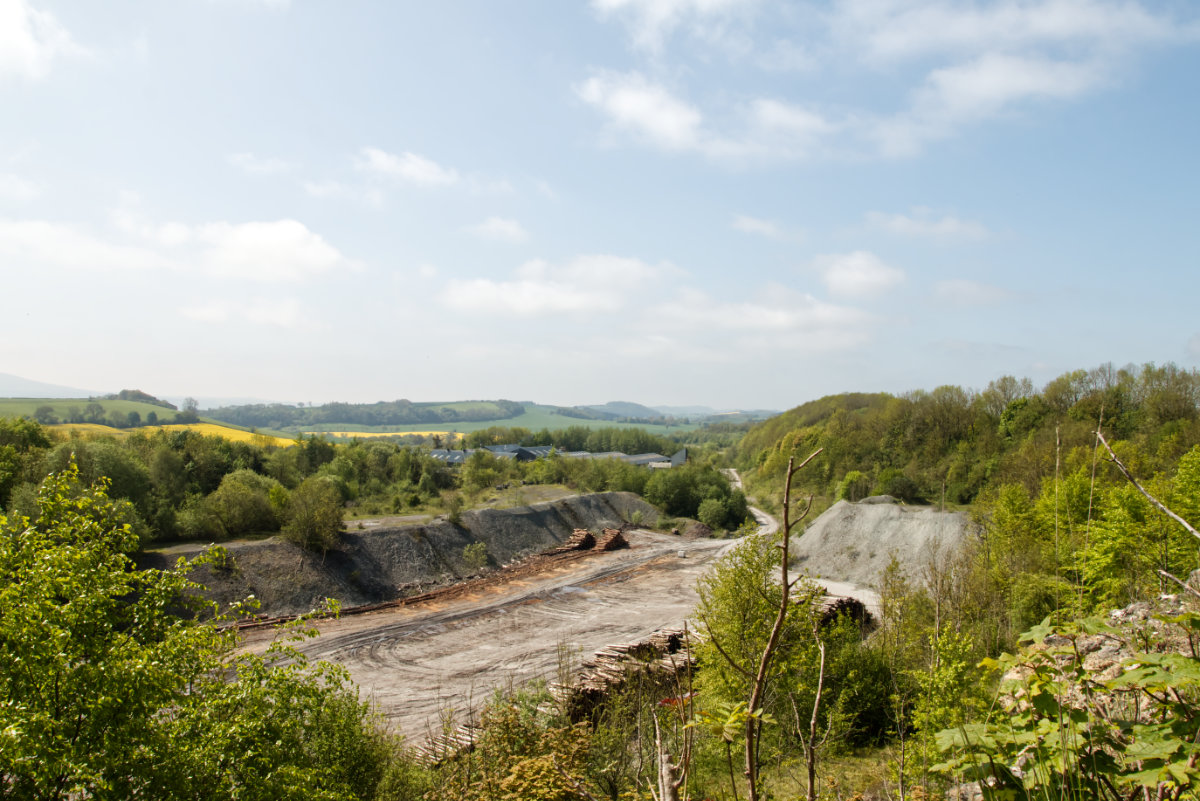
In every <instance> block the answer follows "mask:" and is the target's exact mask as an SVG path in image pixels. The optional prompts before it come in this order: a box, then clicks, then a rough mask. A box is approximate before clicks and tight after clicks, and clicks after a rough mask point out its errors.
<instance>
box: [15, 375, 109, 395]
mask: <svg viewBox="0 0 1200 801" xmlns="http://www.w3.org/2000/svg"><path fill="white" fill-rule="evenodd" d="M103 394H105V393H103V392H97V391H96V390H94V389H80V388H79V387H67V386H62V385H61V384H49V383H46V382H45V381H34V380H33V379H30V378H22V377H21V376H19V375H12V374H10V373H0V397H4V398H90V397H93V396H97V395H103Z"/></svg>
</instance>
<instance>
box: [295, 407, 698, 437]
mask: <svg viewBox="0 0 1200 801" xmlns="http://www.w3.org/2000/svg"><path fill="white" fill-rule="evenodd" d="M439 405H444V406H446V407H453V408H459V409H462V408H467V407H474V408H479V407H486V406H488V404H487V403H471V402H467V403H446V404H439ZM553 408H554V407H552V406H538V405H535V404H532V403H527V404H525V414H522V415H520V416H518V417H509V418H506V419H504V420H477V421H473V422H462V421H459V422H455V423H448V424H442V423H413V424H412V425H402V426H359V425H349V424H332V423H331V424H328V425H323V426H312V427H310V428H308V429H306V430H307V431H364V432H377V433H380V434H391V433H399V432H404V431H435V430H441V431H453V432H454V433H456V434H469V433H471V432H472V431H479V430H481V429H484V428H491V427H492V426H500V427H502V428H528V429H529V430H530V431H541V430H542V429H543V428H545V429H549V430H551V431H554V430H556V429H560V428H569V427H570V426H583V427H585V428H641V429H645V430H646V431H649V432H651V433H653V434H659V435H663V436H666V435H669V434H678V433H679V432H681V431H693V430H695V429H696V428H699V426H698V425H697V424H696V423H687V424H685V425H675V426H664V425H651V424H648V423H622V422H618V421H614V420H581V419H579V418H577V417H566V416H564V415H561V414H554V413H553V412H552V411H551V409H553Z"/></svg>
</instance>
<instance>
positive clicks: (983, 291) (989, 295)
mask: <svg viewBox="0 0 1200 801" xmlns="http://www.w3.org/2000/svg"><path fill="white" fill-rule="evenodd" d="M933 291H934V294H935V295H936V296H937V298H938V300H940V301H943V302H945V303H949V304H952V305H955V306H994V305H996V304H999V303H1006V302H1008V301H1010V300H1013V299H1014V298H1015V297H1016V295H1015V294H1013V293H1012V292H1010V291H1009V290H1007V289H1003V288H1002V287H998V286H993V285H991V284H982V283H979V282H978V281H968V280H965V279H954V280H950V281H939V282H938V283H936V284H934V287H933Z"/></svg>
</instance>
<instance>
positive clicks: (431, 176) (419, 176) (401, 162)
mask: <svg viewBox="0 0 1200 801" xmlns="http://www.w3.org/2000/svg"><path fill="white" fill-rule="evenodd" d="M356 166H357V167H358V169H360V170H362V171H363V172H367V173H372V174H374V175H380V176H383V177H387V178H396V179H400V180H402V181H407V182H409V183H414V184H421V185H424V186H449V185H451V184H455V183H458V180H459V175H458V172H457V171H456V170H453V169H449V168H447V167H442V166H441V165H439V164H438V163H437V162H435V161H432V160H430V159H427V158H425V157H424V156H418V155H417V154H416V153H409V152H407V151H405V152H404V153H401V154H400V155H395V154H394V153H388V152H387V151H385V150H380V149H378V148H374V147H364V148H363V149H362V151H361V158H360V159H359V160H358V161H357V162H356Z"/></svg>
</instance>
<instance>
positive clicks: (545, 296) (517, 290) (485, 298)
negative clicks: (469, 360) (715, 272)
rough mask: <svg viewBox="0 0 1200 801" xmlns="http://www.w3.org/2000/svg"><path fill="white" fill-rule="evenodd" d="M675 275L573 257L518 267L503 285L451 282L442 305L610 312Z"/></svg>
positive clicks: (637, 264)
mask: <svg viewBox="0 0 1200 801" xmlns="http://www.w3.org/2000/svg"><path fill="white" fill-rule="evenodd" d="M676 273H677V271H676V270H675V268H673V267H672V266H670V265H669V264H658V265H653V264H647V263H646V262H643V261H641V260H640V259H633V258H625V257H621V256H612V255H607V254H594V255H584V256H578V257H576V258H575V259H573V260H572V261H570V262H568V263H567V264H565V265H555V264H550V263H549V262H546V261H541V260H537V261H530V262H526V263H525V264H522V265H521V266H520V267H519V268H518V269H517V270H516V274H515V276H514V277H513V278H512V279H511V280H508V281H495V280H492V279H487V278H476V279H468V280H459V279H456V280H453V281H450V282H449V283H448V284H447V286H446V289H445V291H444V292H443V293H442V302H443V303H444V304H445V305H447V306H449V307H451V308H455V309H459V310H463V311H492V312H496V313H501V314H510V315H515V316H521V317H533V316H539V315H545V314H578V313H598V312H615V311H618V310H620V309H622V308H624V307H626V306H627V305H628V304H629V303H630V301H631V299H633V298H637V297H639V296H640V294H641V292H643V291H644V290H645V288H646V286H647V285H649V284H651V283H653V282H655V281H657V280H658V279H660V278H662V277H663V276H666V275H672V274H676Z"/></svg>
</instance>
